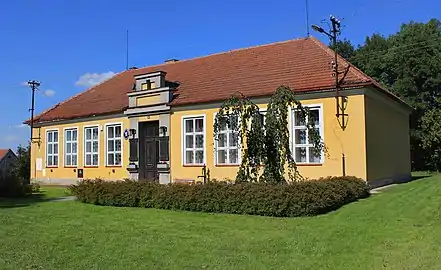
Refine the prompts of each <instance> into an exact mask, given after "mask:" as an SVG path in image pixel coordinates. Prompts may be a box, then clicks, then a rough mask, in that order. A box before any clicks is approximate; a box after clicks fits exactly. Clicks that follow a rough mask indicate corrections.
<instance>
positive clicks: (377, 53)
mask: <svg viewBox="0 0 441 270" xmlns="http://www.w3.org/2000/svg"><path fill="white" fill-rule="evenodd" d="M437 40H440V41H441V37H438V38H436V39H432V40H424V41H421V42H415V43H411V44H407V45H403V46H396V47H392V48H388V49H385V50H381V51H374V52H371V53H366V54H363V55H354V56H353V57H351V60H361V59H366V58H367V57H369V58H370V59H380V58H382V57H383V55H385V54H389V55H394V54H398V53H404V52H411V51H419V50H421V49H424V48H430V47H436V46H440V48H441V45H439V44H437V43H433V44H426V45H424V46H419V47H416V48H410V49H408V50H399V49H403V48H407V47H410V46H418V45H421V44H424V43H426V42H431V41H433V42H435V41H437ZM395 50H399V51H395ZM371 56H373V57H371Z"/></svg>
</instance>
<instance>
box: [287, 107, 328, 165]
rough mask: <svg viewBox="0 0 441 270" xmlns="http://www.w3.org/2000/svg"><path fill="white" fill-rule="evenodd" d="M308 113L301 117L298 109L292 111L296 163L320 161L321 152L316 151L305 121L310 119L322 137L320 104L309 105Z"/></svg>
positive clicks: (307, 121) (321, 157)
mask: <svg viewBox="0 0 441 270" xmlns="http://www.w3.org/2000/svg"><path fill="white" fill-rule="evenodd" d="M309 112H310V113H309V115H307V116H306V117H304V118H303V117H301V113H300V112H299V111H294V113H293V131H294V132H293V133H294V134H293V154H294V160H295V161H296V162H297V163H322V160H323V153H321V152H320V151H316V149H315V148H314V145H313V144H312V142H311V140H310V138H309V132H308V129H307V127H306V123H309V121H310V120H311V121H312V122H313V123H314V128H315V129H316V130H317V131H318V133H319V134H320V137H321V138H323V132H322V130H323V128H322V126H323V119H322V117H323V116H322V115H323V114H322V108H321V107H320V106H311V107H309Z"/></svg>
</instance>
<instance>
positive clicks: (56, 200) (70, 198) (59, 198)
mask: <svg viewBox="0 0 441 270" xmlns="http://www.w3.org/2000/svg"><path fill="white" fill-rule="evenodd" d="M76 199H77V198H76V197H75V196H65V197H58V198H55V199H53V200H51V201H52V202H67V201H75V200H76Z"/></svg>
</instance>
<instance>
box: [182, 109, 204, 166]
mask: <svg viewBox="0 0 441 270" xmlns="http://www.w3.org/2000/svg"><path fill="white" fill-rule="evenodd" d="M204 122H205V121H204V117H203V116H201V117H193V118H185V119H184V121H183V125H184V138H183V140H184V147H183V148H184V154H183V156H184V164H186V165H203V164H204V161H205V153H204V152H205V149H204V148H205V147H204V144H205V143H204V141H205V127H204V124H205V123H204Z"/></svg>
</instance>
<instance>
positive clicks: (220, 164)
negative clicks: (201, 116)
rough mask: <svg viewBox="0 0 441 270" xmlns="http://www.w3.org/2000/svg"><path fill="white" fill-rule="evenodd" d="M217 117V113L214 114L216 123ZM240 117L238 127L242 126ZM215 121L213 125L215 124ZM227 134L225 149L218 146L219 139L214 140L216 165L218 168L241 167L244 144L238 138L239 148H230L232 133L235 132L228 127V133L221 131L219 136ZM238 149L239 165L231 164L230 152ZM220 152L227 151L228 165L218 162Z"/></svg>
mask: <svg viewBox="0 0 441 270" xmlns="http://www.w3.org/2000/svg"><path fill="white" fill-rule="evenodd" d="M216 115H217V113H215V114H214V121H216ZM240 120H241V119H240V117H239V115H237V121H238V125H240ZM214 121H213V123H214ZM220 133H222V134H227V135H226V136H227V143H226V146H224V147H220V146H218V143H219V141H218V140H217V138H214V146H215V147H214V160H215V164H216V166H229V165H233V166H237V165H240V163H241V162H242V144H241V138H240V137H239V136H238V139H237V146H230V133H233V131H232V130H231V129H230V128H229V127H227V130H226V131H219V134H220ZM235 149H237V163H231V162H230V150H235ZM219 150H226V151H227V162H226V163H219V160H218V151H219Z"/></svg>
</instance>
